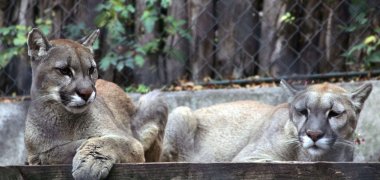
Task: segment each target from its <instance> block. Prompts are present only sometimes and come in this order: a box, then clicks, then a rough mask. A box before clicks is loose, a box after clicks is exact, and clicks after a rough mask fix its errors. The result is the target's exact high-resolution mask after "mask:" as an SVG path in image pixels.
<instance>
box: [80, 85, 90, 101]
mask: <svg viewBox="0 0 380 180" xmlns="http://www.w3.org/2000/svg"><path fill="white" fill-rule="evenodd" d="M92 92H93V90H92V88H84V89H79V90H77V91H76V93H77V94H78V96H80V97H81V98H82V99H83V100H85V101H87V100H88V99H89V98H90V96H91V94H92Z"/></svg>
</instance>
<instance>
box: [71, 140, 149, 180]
mask: <svg viewBox="0 0 380 180" xmlns="http://www.w3.org/2000/svg"><path fill="white" fill-rule="evenodd" d="M126 162H145V159H144V150H143V147H142V145H141V143H140V142H138V141H137V140H136V139H134V138H126V137H121V136H113V135H109V136H102V137H96V138H91V139H88V140H87V141H86V142H84V143H83V144H82V145H81V146H80V147H79V148H78V150H77V153H76V154H75V156H74V159H73V169H72V174H73V176H74V178H75V179H76V180H78V179H104V178H106V177H107V176H108V173H109V171H110V170H111V168H112V166H113V164H115V163H126Z"/></svg>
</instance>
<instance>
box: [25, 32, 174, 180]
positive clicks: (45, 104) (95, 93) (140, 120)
mask: <svg viewBox="0 0 380 180" xmlns="http://www.w3.org/2000/svg"><path fill="white" fill-rule="evenodd" d="M98 35H99V30H96V31H94V32H93V33H91V34H90V35H89V36H87V37H86V38H84V39H83V42H82V43H79V42H75V41H72V40H68V39H56V40H51V41H48V40H47V38H46V37H45V36H44V35H43V33H42V32H41V31H40V30H38V29H33V30H32V31H31V32H29V35H28V40H27V44H28V55H29V56H30V57H31V65H32V87H31V99H32V100H31V104H30V107H29V111H28V115H27V120H26V129H25V143H26V148H27V152H28V160H27V161H28V164H30V165H48V164H67V163H72V165H73V169H72V175H73V176H74V178H75V179H103V178H105V177H107V176H108V173H109V171H110V169H111V168H112V166H113V164H114V163H127V162H146V161H147V162H148V161H158V160H159V157H160V154H161V148H162V138H163V133H164V128H165V125H166V121H167V105H166V104H165V103H164V102H163V100H162V98H160V95H159V94H160V93H159V92H157V91H153V92H152V93H149V94H147V95H145V96H143V97H141V98H140V100H139V102H138V104H137V106H135V105H133V103H132V101H131V99H130V98H129V97H128V96H127V95H126V94H125V92H124V91H123V90H122V89H121V88H119V87H118V86H117V85H115V84H113V83H111V82H107V81H104V80H100V79H99V80H97V78H98V71H97V66H96V63H95V61H94V57H93V50H92V45H93V43H94V41H95V40H96V39H97V37H98Z"/></svg>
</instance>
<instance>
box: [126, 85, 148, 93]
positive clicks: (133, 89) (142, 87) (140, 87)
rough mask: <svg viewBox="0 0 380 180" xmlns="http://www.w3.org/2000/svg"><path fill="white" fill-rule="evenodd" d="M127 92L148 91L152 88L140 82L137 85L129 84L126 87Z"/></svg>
mask: <svg viewBox="0 0 380 180" xmlns="http://www.w3.org/2000/svg"><path fill="white" fill-rule="evenodd" d="M125 91H126V92H134V93H142V94H145V93H148V92H149V91H150V88H149V87H148V86H145V85H144V84H139V85H138V86H137V87H135V86H129V87H127V88H125Z"/></svg>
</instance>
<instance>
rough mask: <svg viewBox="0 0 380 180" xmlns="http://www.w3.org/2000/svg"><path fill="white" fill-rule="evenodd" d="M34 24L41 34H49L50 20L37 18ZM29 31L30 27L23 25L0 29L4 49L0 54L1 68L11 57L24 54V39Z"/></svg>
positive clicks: (0, 39) (0, 38)
mask: <svg viewBox="0 0 380 180" xmlns="http://www.w3.org/2000/svg"><path fill="white" fill-rule="evenodd" d="M35 23H36V25H37V26H38V27H39V28H40V30H41V31H42V32H43V33H45V34H48V33H49V32H50V29H51V25H52V21H51V20H43V19H40V18H38V19H36V21H35ZM31 29H32V27H29V26H24V25H13V26H7V27H1V28H0V41H1V42H2V45H3V46H4V47H5V48H4V50H3V51H1V52H0V66H1V67H4V66H6V65H7V64H8V62H9V61H10V60H11V59H12V57H13V56H17V55H20V54H22V53H25V52H26V41H27V39H26V38H27V34H28V32H29V31H30V30H31Z"/></svg>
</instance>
